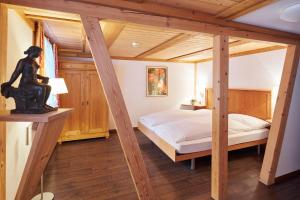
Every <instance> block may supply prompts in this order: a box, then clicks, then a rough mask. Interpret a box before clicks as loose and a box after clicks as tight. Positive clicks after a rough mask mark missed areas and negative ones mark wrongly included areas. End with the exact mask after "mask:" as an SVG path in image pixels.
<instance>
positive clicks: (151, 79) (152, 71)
mask: <svg viewBox="0 0 300 200" xmlns="http://www.w3.org/2000/svg"><path fill="white" fill-rule="evenodd" d="M147 96H154V97H161V96H168V68H167V67H149V66H148V67H147Z"/></svg>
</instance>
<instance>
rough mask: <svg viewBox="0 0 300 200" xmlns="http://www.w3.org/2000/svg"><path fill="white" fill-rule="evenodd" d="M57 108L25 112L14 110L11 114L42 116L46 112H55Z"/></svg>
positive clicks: (27, 110)
mask: <svg viewBox="0 0 300 200" xmlns="http://www.w3.org/2000/svg"><path fill="white" fill-rule="evenodd" d="M57 110H58V108H53V107H51V106H47V108H30V109H26V110H19V109H14V110H11V111H10V113H11V114H44V113H48V112H53V111H57Z"/></svg>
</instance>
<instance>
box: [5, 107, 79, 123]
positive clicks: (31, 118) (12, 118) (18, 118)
mask: <svg viewBox="0 0 300 200" xmlns="http://www.w3.org/2000/svg"><path fill="white" fill-rule="evenodd" d="M72 110H73V109H72V108H60V109H58V110H57V111H53V112H49V113H45V114H10V111H9V110H2V111H0V121H6V122H49V121H51V120H53V119H54V118H57V117H59V116H60V115H64V114H66V112H71V111H72Z"/></svg>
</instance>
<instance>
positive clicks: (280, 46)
mask: <svg viewBox="0 0 300 200" xmlns="http://www.w3.org/2000/svg"><path fill="white" fill-rule="evenodd" d="M285 48H286V46H282V45H274V46H271V47H264V48H260V49H253V50H249V51H242V52H238V53H231V54H229V57H239V56H245V55H251V54H257V53H263V52H268V51H275V50H279V49H285ZM211 60H212V58H205V59H201V60H195V61H194V62H196V63H202V62H208V61H211Z"/></svg>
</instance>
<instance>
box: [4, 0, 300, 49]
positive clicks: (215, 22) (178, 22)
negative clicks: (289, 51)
mask: <svg viewBox="0 0 300 200" xmlns="http://www.w3.org/2000/svg"><path fill="white" fill-rule="evenodd" d="M0 2H3V3H7V4H15V5H21V6H29V7H35V8H41V9H50V10H56V11H62V12H71V13H77V14H86V15H88V16H93V17H98V18H101V19H103V18H104V19H113V20H121V21H128V22H132V23H138V24H145V25H151V26H159V27H168V28H174V29H180V30H189V31H195V32H203V33H210V34H220V33H222V34H225V35H230V36H234V37H241V38H248V39H256V40H264V41H270V42H279V43H286V44H297V43H298V41H299V40H300V35H299V34H293V33H287V32H283V31H277V30H273V29H269V28H262V27H258V26H253V25H247V24H243V23H239V22H232V21H228V20H227V21H226V20H223V19H217V18H216V17H214V16H211V15H208V14H204V13H200V12H196V11H192V10H186V9H178V8H172V7H168V6H161V5H158V4H155V5H153V7H151V6H149V5H148V6H144V5H145V3H142V4H140V3H134V2H127V3H131V4H133V5H134V6H132V5H131V6H128V5H127V7H130V8H125V7H123V8H120V7H122V6H124V5H123V4H124V2H125V1H120V0H119V1H116V0H109V1H107V0H104V1H101V2H100V3H101V4H104V3H105V4H107V5H105V6H103V5H101V4H99V2H98V3H97V1H96V3H87V2H79V1H74V0H73V1H71V0H69V1H64V0H52V1H44V0H0ZM116 2H118V3H120V4H116ZM113 3H114V5H110V4H113ZM138 5H139V7H138ZM141 5H142V6H141ZM116 7H119V8H116Z"/></svg>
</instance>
